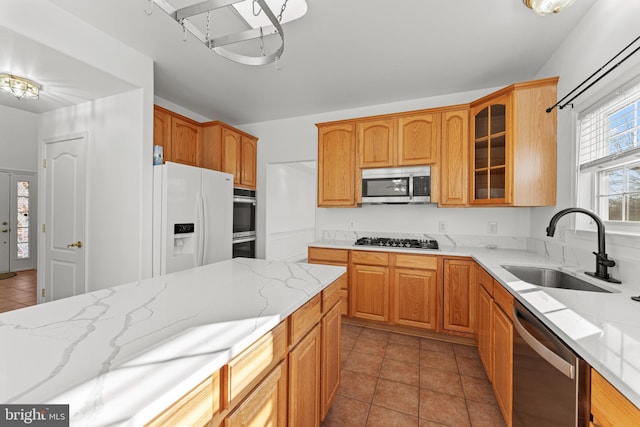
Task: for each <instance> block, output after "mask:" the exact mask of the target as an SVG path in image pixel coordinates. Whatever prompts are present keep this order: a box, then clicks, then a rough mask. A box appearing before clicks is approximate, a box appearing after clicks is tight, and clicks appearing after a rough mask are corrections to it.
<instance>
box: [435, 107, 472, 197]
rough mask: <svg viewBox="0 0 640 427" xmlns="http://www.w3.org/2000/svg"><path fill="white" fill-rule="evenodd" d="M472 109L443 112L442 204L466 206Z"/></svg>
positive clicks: (441, 148) (441, 153)
mask: <svg viewBox="0 0 640 427" xmlns="http://www.w3.org/2000/svg"><path fill="white" fill-rule="evenodd" d="M468 141H469V110H468V108H464V109H460V110H453V111H446V112H443V113H442V136H441V142H440V168H439V169H440V195H439V201H438V205H439V206H466V205H467V204H468V202H469V196H468V173H469V150H468V146H469V142H468Z"/></svg>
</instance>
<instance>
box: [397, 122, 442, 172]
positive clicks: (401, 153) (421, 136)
mask: <svg viewBox="0 0 640 427" xmlns="http://www.w3.org/2000/svg"><path fill="white" fill-rule="evenodd" d="M439 145H440V114H438V113H432V114H421V115H417V116H403V117H400V118H398V166H411V165H428V164H435V163H437V161H438V151H439V150H438V147H439Z"/></svg>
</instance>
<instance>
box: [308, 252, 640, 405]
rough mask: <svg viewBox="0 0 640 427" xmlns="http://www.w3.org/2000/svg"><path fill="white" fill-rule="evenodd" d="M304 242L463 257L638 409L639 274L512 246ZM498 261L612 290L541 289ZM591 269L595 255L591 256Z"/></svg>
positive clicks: (639, 399)
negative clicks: (601, 275)
mask: <svg viewBox="0 0 640 427" xmlns="http://www.w3.org/2000/svg"><path fill="white" fill-rule="evenodd" d="M309 246H314V247H326V248H335V249H351V250H371V251H397V252H404V253H420V254H431V255H442V256H447V255H449V256H468V257H472V258H473V259H475V260H476V261H477V262H478V263H479V264H480V265H481V266H482V267H484V268H485V270H487V271H488V272H489V273H491V275H492V276H493V277H494V278H495V279H496V280H497V281H498V282H500V283H501V284H502V285H503V286H504V287H505V288H506V289H507V290H508V291H509V292H511V294H513V296H514V297H515V298H516V299H517V300H518V301H520V302H521V303H522V304H523V305H524V306H525V307H527V308H528V309H529V310H530V311H531V312H532V313H534V314H535V315H536V316H537V317H538V318H539V319H540V320H541V321H542V322H543V323H544V324H545V325H546V326H547V327H549V329H551V330H552V331H553V332H554V333H555V334H556V335H558V336H559V337H560V338H561V339H562V340H563V341H564V342H565V343H566V344H567V345H569V347H571V348H572V349H573V351H574V352H575V353H576V354H577V355H579V356H580V357H582V358H583V359H584V360H586V361H587V363H589V365H591V366H592V367H593V368H594V369H596V370H597V371H598V372H600V373H601V374H602V375H603V376H604V377H605V378H606V379H607V380H608V381H609V382H610V383H611V384H613V385H614V386H615V387H616V388H617V389H618V390H619V391H620V392H621V393H622V394H624V395H625V396H626V397H627V398H628V399H629V400H630V401H631V402H633V403H634V404H635V405H636V406H637V407H639V408H640V302H636V301H633V300H631V298H630V297H631V296H638V295H639V294H640V277H639V278H638V281H637V282H634V283H622V284H621V285H620V284H610V283H607V282H604V281H601V280H598V279H594V278H592V277H590V276H587V275H586V274H584V271H583V270H579V271H576V269H575V268H570V267H566V266H562V265H561V264H559V263H554V262H550V261H548V260H547V259H546V258H545V257H543V256H540V255H537V254H535V253H533V252H527V251H524V250H515V249H486V248H478V247H453V246H451V247H449V246H441V247H440V249H439V250H424V249H393V248H378V247H370V246H355V245H354V244H353V241H339V240H331V241H328V240H327V241H318V242H314V243H313V244H311V245H309ZM502 265H530V266H539V267H551V268H557V269H560V270H563V271H565V272H567V273H569V274H572V275H575V276H577V277H579V278H580V279H582V280H585V281H587V282H590V283H593V284H595V285H597V286H599V287H601V288H605V289H609V290H611V291H613V293H601V292H586V291H575V290H569V289H556V288H542V287H539V286H536V285H532V284H529V283H526V282H523V281H521V280H519V279H518V278H517V277H515V276H514V275H513V274H511V273H509V272H508V271H507V270H505V269H504V268H502ZM594 268H595V256H594Z"/></svg>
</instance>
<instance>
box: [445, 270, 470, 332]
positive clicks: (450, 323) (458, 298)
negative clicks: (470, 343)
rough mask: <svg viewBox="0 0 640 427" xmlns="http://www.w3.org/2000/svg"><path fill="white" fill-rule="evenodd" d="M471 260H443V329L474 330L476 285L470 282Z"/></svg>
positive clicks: (454, 330)
mask: <svg viewBox="0 0 640 427" xmlns="http://www.w3.org/2000/svg"><path fill="white" fill-rule="evenodd" d="M472 268H473V261H471V260H453V259H446V260H444V301H443V307H444V320H443V325H442V327H443V329H444V330H445V331H451V332H462V333H467V334H472V333H474V332H475V311H476V306H475V304H476V287H475V284H474V283H472Z"/></svg>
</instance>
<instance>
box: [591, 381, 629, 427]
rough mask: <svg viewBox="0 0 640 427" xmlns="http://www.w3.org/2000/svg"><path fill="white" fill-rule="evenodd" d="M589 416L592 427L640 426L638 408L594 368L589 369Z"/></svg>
mask: <svg viewBox="0 0 640 427" xmlns="http://www.w3.org/2000/svg"><path fill="white" fill-rule="evenodd" d="M591 416H592V422H591V426H593V427H618V426H640V409H639V408H638V407H636V406H635V405H634V404H633V403H631V402H630V401H629V399H627V398H626V397H624V396H623V395H622V393H620V392H619V391H618V390H616V388H615V387H613V386H612V385H611V384H610V383H609V381H607V380H606V379H605V378H604V377H603V376H602V375H600V373H599V372H598V371H596V370H595V369H591Z"/></svg>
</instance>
